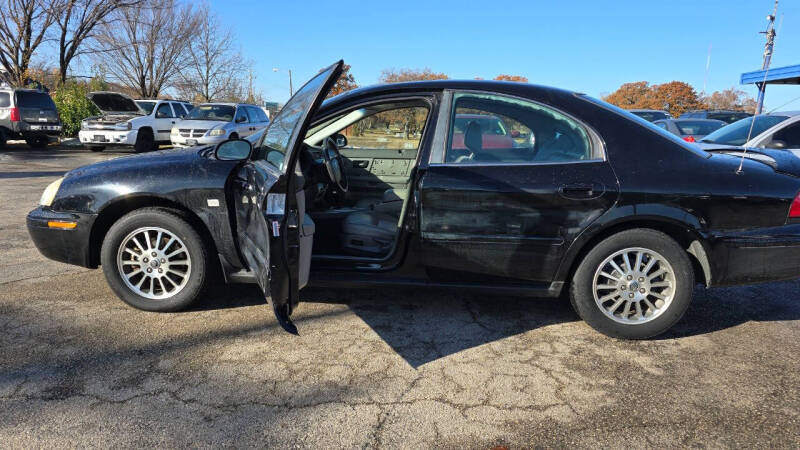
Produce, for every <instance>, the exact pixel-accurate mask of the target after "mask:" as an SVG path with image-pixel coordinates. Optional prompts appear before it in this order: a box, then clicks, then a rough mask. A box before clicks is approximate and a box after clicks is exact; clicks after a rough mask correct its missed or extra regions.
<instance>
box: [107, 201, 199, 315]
mask: <svg viewBox="0 0 800 450" xmlns="http://www.w3.org/2000/svg"><path fill="white" fill-rule="evenodd" d="M207 258H208V250H207V247H206V245H205V244H204V242H203V240H202V238H201V237H200V235H199V234H198V233H197V231H195V229H194V228H193V227H192V226H191V225H190V224H189V223H188V222H187V221H186V220H184V218H183V217H182V216H181V215H180V213H179V212H178V211H174V210H169V209H162V208H144V209H140V210H136V211H134V212H131V213H129V214H127V215H125V216H123V217H122V218H121V219H120V220H118V221H117V222H116V223H115V224H114V225H113V226H112V227H111V229H110V230H109V231H108V233H107V234H106V237H105V239H104V240H103V247H102V249H101V254H100V262H101V264H102V266H103V273H104V274H105V276H106V280H107V281H108V284H109V286H111V289H112V290H113V291H114V293H116V294H117V296H118V297H119V298H121V299H122V300H123V301H124V302H125V303H127V304H129V305H131V306H133V307H135V308H138V309H143V310H146V311H175V310H178V309H182V308H185V307H186V306H188V305H189V304H191V303H192V302H193V301H195V300H196V299H197V297H198V296H199V295H200V294H201V293H202V291H203V289H204V287H205V284H206V280H207V279H208V274H207Z"/></svg>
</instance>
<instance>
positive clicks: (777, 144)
mask: <svg viewBox="0 0 800 450" xmlns="http://www.w3.org/2000/svg"><path fill="white" fill-rule="evenodd" d="M788 147H789V146H788V145H786V141H781V140H778V139H773V140H772V141H770V143H769V144H767V148H775V149H779V150H783V149H785V148H788Z"/></svg>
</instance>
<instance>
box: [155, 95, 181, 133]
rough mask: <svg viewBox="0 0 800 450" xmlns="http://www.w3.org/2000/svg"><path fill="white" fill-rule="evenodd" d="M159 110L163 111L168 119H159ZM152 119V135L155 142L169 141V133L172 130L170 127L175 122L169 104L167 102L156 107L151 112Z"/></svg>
mask: <svg viewBox="0 0 800 450" xmlns="http://www.w3.org/2000/svg"><path fill="white" fill-rule="evenodd" d="M159 110H161V111H164V112H165V113H166V114H167V116H168V117H159V116H158V112H159ZM153 117H154V119H153V123H154V124H155V130H153V135H154V137H155V139H156V141H169V133H170V131H171V130H172V126H173V125H175V123H176V122H177V119H176V118H175V114H174V112H173V111H172V107H171V106H170V104H169V103H168V102H164V103H161V104H159V105H158V106H156V108H154V111H153Z"/></svg>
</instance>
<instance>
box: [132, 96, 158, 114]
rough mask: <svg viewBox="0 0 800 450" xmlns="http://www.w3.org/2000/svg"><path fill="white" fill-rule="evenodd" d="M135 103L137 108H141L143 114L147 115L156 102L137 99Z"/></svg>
mask: <svg viewBox="0 0 800 450" xmlns="http://www.w3.org/2000/svg"><path fill="white" fill-rule="evenodd" d="M136 105H137V106H138V107H139V108H142V111H144V113H145V115H148V116H149V115H150V113H151V112H153V107H155V106H156V102H142V101H138V100H137V101H136Z"/></svg>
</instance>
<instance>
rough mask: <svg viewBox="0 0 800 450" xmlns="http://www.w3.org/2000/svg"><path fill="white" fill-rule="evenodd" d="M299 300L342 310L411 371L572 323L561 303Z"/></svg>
mask: <svg viewBox="0 0 800 450" xmlns="http://www.w3.org/2000/svg"><path fill="white" fill-rule="evenodd" d="M301 297H302V300H303V301H311V302H325V303H338V304H347V305H348V306H349V307H350V309H351V310H352V311H353V312H354V313H355V314H356V315H357V316H358V317H359V318H360V319H361V320H363V321H364V322H365V323H366V324H367V325H368V326H369V327H370V328H371V329H372V330H373V331H374V332H375V333H377V334H378V336H380V337H381V339H383V341H384V342H386V344H387V345H389V346H390V347H391V348H392V349H393V350H394V351H395V352H397V354H398V355H400V356H401V357H402V358H403V359H404V360H405V361H406V362H407V363H408V364H409V365H410V366H412V367H414V368H418V367H419V366H421V365H423V364H426V363H429V362H431V361H435V360H437V359H439V358H443V357H446V356H449V355H452V354H454V353H458V352H460V351H463V350H467V349H470V348H473V347H477V346H480V345H484V344H488V343H491V342H495V341H498V340H501V339H504V338H507V337H510V336H515V335H519V334H522V333H525V332H527V331H530V330H534V329H537V328H542V327H545V326H548V325H553V324H558V323H564V322H573V321H576V320H578V317H577V316H576V315H575V313H574V312H573V311H572V308H571V307H570V305H569V302H567V301H565V300H563V299H536V298H523V297H504V296H499V295H483V296H479V295H475V294H470V293H465V292H464V291H463V290H455V289H453V290H449V289H431V288H426V289H384V290H377V289H358V290H344V289H342V290H330V289H324V290H323V289H320V288H316V289H311V288H309V289H306V290H304V291H303V293H301ZM343 298H347V299H350V300H343ZM300 332H301V333H302V328H301V330H300Z"/></svg>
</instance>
